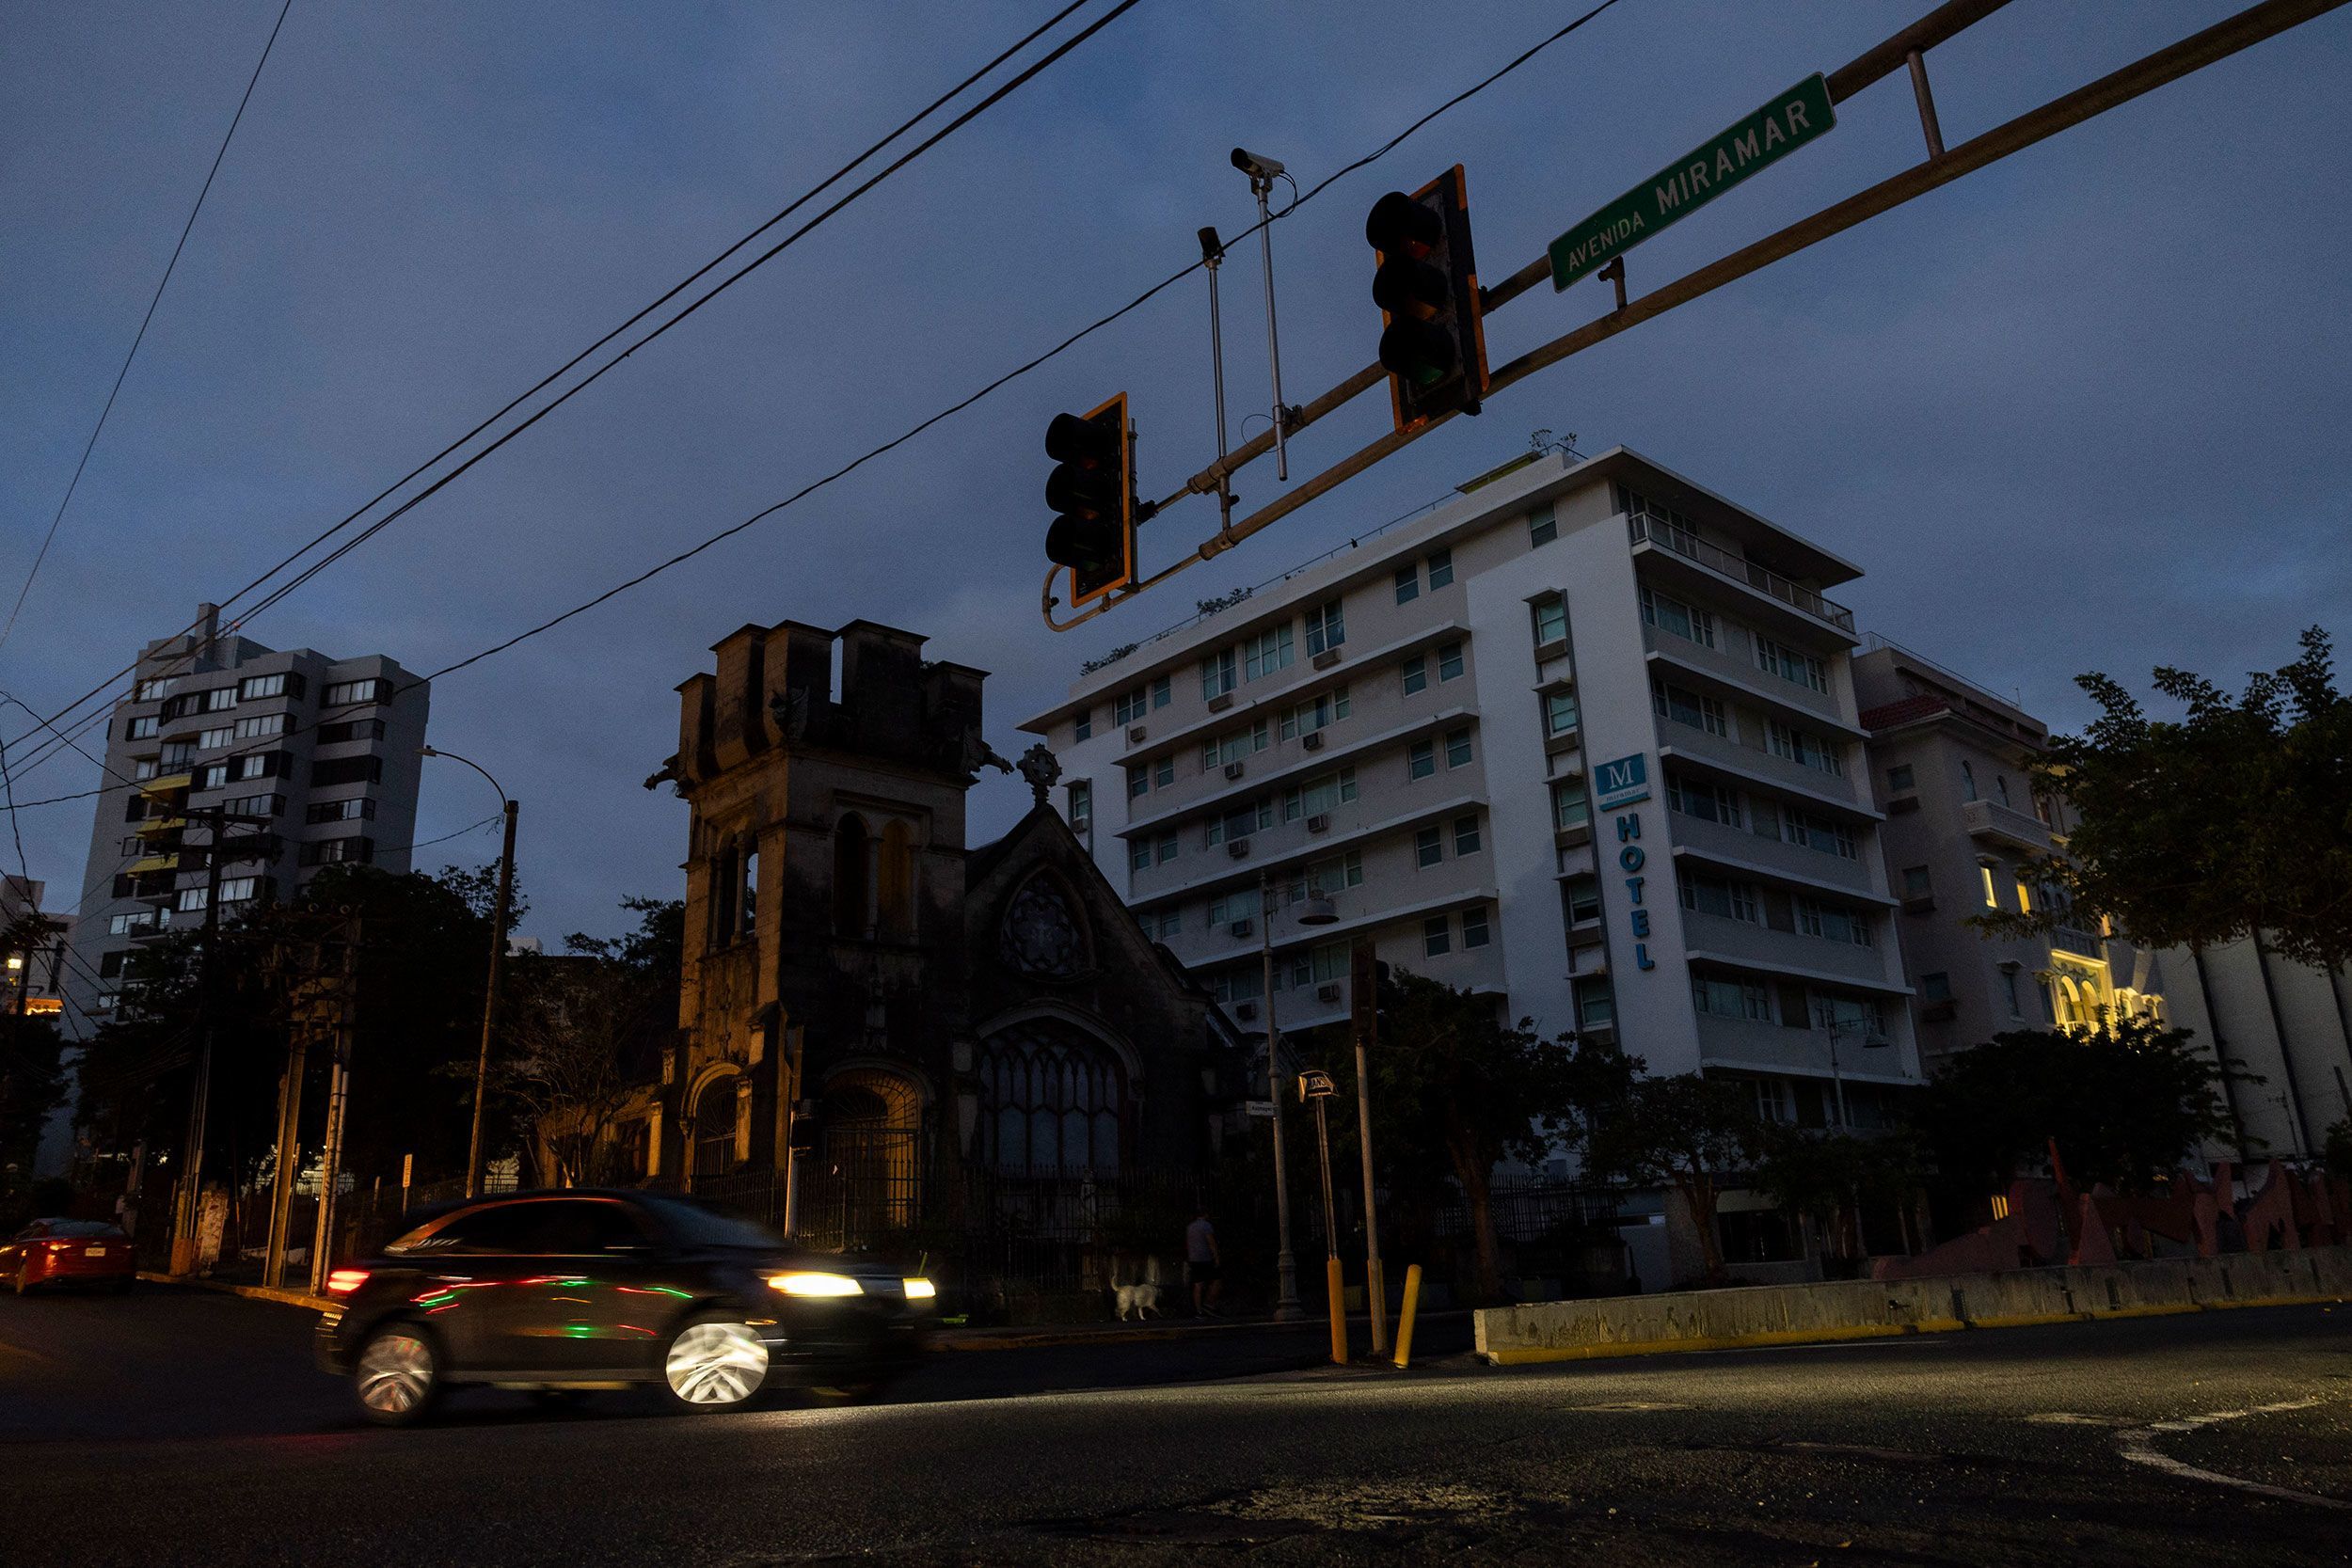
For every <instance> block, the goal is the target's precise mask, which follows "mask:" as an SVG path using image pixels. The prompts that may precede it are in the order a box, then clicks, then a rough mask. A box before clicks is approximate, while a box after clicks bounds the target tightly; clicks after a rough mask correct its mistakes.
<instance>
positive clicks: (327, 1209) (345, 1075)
mask: <svg viewBox="0 0 2352 1568" xmlns="http://www.w3.org/2000/svg"><path fill="white" fill-rule="evenodd" d="M344 915H345V917H344V920H343V923H342V942H343V954H342V976H341V984H339V985H338V986H337V987H336V989H335V999H334V1001H333V1003H332V1004H331V1006H332V1007H333V1012H332V1014H331V1017H332V1019H333V1028H334V1057H333V1064H332V1069H331V1074H330V1076H329V1078H328V1080H327V1088H326V1136H325V1139H324V1141H323V1142H322V1144H321V1147H320V1150H319V1208H318V1222H317V1225H316V1226H315V1227H314V1228H313V1231H312V1235H311V1240H310V1290H311V1292H312V1293H313V1294H319V1293H322V1292H324V1291H326V1275H327V1271H328V1270H329V1268H330V1267H331V1266H332V1259H330V1258H329V1256H328V1250H329V1248H330V1247H331V1246H332V1245H333V1243H334V1240H335V1196H336V1193H335V1189H336V1186H337V1184H338V1183H339V1182H340V1181H341V1180H342V1163H343V1114H344V1111H345V1109H346V1107H347V1106H348V1103H349V1091H350V1080H351V1033H352V1021H353V1015H354V1014H355V1012H356V1011H357V1005H358V977H359V918H358V915H357V914H355V913H352V912H351V911H344Z"/></svg>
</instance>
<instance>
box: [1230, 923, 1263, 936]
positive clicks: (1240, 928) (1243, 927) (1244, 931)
mask: <svg viewBox="0 0 2352 1568" xmlns="http://www.w3.org/2000/svg"><path fill="white" fill-rule="evenodd" d="M1257 928H1258V927H1256V925H1254V924H1253V923H1251V922H1249V921H1247V920H1236V921H1234V922H1233V923H1232V925H1231V926H1228V927H1226V929H1227V930H1228V931H1230V932H1231V933H1232V934H1233V935H1234V936H1237V937H1246V936H1248V935H1250V934H1251V933H1252V932H1254V931H1256V930H1257Z"/></svg>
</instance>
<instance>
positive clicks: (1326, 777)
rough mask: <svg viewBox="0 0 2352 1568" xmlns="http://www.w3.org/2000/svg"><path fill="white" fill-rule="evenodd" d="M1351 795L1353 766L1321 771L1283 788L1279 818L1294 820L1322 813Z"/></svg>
mask: <svg viewBox="0 0 2352 1568" xmlns="http://www.w3.org/2000/svg"><path fill="white" fill-rule="evenodd" d="M1354 799H1356V769H1354V768H1341V769H1340V770H1339V771H1338V772H1336V773H1324V774H1320V775H1318V776H1316V777H1314V778H1311V779H1309V780H1307V781H1306V782H1305V783H1304V784H1293V785H1291V786H1290V787H1289V788H1288V789H1286V790H1284V791H1283V792H1282V820H1283V821H1285V822H1295V821H1297V820H1298V819H1299V818H1300V817H1302V816H1324V815H1325V814H1327V813H1328V812H1329V811H1330V810H1331V809H1332V808H1333V807H1334V806H1337V805H1339V804H1340V803H1341V802H1343V801H1346V800H1354Z"/></svg>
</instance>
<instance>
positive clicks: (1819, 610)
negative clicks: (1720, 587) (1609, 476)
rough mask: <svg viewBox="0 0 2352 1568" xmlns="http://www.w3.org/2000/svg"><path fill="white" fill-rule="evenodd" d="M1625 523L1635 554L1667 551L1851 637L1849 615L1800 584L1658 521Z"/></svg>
mask: <svg viewBox="0 0 2352 1568" xmlns="http://www.w3.org/2000/svg"><path fill="white" fill-rule="evenodd" d="M1629 522H1630V523H1631V525H1632V530H1633V544H1634V546H1635V548H1636V550H1637V551H1638V550H1639V548H1640V546H1643V545H1645V544H1647V545H1651V546H1657V547H1658V548H1660V549H1661V550H1668V551H1671V552H1673V553H1674V554H1676V555H1677V556H1680V557H1681V558H1682V559H1683V560H1685V561H1688V562H1692V563H1693V564H1694V565H1697V566H1700V567H1703V568H1704V569H1705V570H1706V571H1707V572H1708V574H1709V575H1710V576H1712V577H1715V578H1722V579H1724V580H1725V581H1728V582H1734V583H1738V584H1739V585H1740V586H1741V587H1743V588H1747V589H1751V590H1753V591H1754V592H1756V593H1757V594H1763V595H1765V596H1766V597H1768V598H1772V599H1777V600H1779V601H1780V602H1781V603H1782V604H1784V605H1787V606H1788V608H1789V609H1791V610H1796V611H1797V612H1798V613H1800V614H1802V615H1805V616H1808V617H1810V618H1811V619H1813V620H1815V621H1818V622H1820V623H1821V624H1822V625H1823V626H1835V627H1836V628H1837V629H1838V630H1839V631H1841V632H1844V633H1845V634H1846V636H1847V637H1849V638H1851V637H1852V636H1853V634H1854V630H1853V611H1852V610H1848V609H1847V608H1846V607H1845V606H1844V605H1841V604H1839V603H1837V602H1836V600H1834V599H1825V598H1823V597H1822V596H1821V595H1820V594H1817V593H1815V592H1814V591H1813V590H1812V589H1810V588H1807V587H1805V586H1804V584H1803V583H1801V582H1794V581H1791V580H1790V579H1789V578H1785V577H1782V576H1781V575H1780V574H1779V573H1778V572H1775V571H1773V570H1772V569H1771V568H1770V567H1768V566H1759V565H1757V564H1756V562H1753V561H1750V560H1748V559H1747V558H1746V557H1744V556H1738V555H1734V554H1732V553H1731V552H1730V551H1729V550H1726V549H1724V548H1723V547H1722V546H1717V545H1710V544H1708V542H1707V541H1706V540H1704V539H1701V538H1700V537H1699V536H1698V535H1696V534H1694V533H1691V532H1689V531H1685V530H1683V529H1678V528H1677V527H1675V526H1674V525H1673V524H1672V523H1669V522H1666V521H1664V520H1662V519H1661V518H1657V517H1652V516H1648V515H1645V514H1643V513H1640V512H1636V513H1635V514H1633V515H1632V516H1631V518H1630V519H1629Z"/></svg>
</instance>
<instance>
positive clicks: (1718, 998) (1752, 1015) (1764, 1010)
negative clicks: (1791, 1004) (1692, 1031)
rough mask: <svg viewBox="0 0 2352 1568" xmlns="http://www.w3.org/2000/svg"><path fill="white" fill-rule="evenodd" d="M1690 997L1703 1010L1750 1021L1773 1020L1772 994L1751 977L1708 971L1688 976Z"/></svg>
mask: <svg viewBox="0 0 2352 1568" xmlns="http://www.w3.org/2000/svg"><path fill="white" fill-rule="evenodd" d="M1691 1001H1692V1004H1693V1005H1694V1006H1697V1008H1698V1010H1699V1011H1700V1012H1702V1013H1707V1014H1709V1015H1711V1016H1713V1017H1716V1018H1736V1019H1740V1020H1742V1021H1744V1022H1750V1023H1770V1022H1772V998H1771V997H1769V996H1768V995H1766V994H1765V990H1764V988H1763V986H1761V985H1760V984H1758V983H1756V981H1753V980H1724V979H1718V978H1716V977H1715V976H1713V975H1711V974H1693V975H1692V976H1691Z"/></svg>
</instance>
